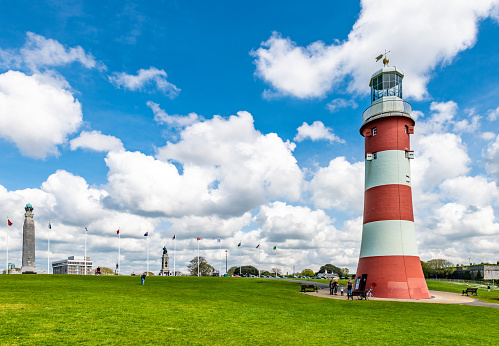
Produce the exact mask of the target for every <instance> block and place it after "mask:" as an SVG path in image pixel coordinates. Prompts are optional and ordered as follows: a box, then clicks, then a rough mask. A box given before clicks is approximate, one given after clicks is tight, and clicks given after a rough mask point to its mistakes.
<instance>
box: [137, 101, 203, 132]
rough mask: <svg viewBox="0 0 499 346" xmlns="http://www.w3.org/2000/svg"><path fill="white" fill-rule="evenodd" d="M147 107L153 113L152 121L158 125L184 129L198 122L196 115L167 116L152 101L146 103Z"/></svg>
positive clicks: (198, 118)
mask: <svg viewBox="0 0 499 346" xmlns="http://www.w3.org/2000/svg"><path fill="white" fill-rule="evenodd" d="M146 104H147V106H148V107H149V108H151V110H152V112H153V113H154V121H156V122H157V123H159V124H167V125H169V126H172V127H185V126H189V125H192V124H194V123H196V122H198V121H199V120H200V117H199V116H198V115H197V114H196V113H189V114H188V115H187V116H182V115H178V114H175V115H169V114H168V113H166V112H165V111H164V110H162V109H161V108H160V107H159V104H157V103H154V102H152V101H147V103H146Z"/></svg>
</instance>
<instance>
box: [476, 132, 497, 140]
mask: <svg viewBox="0 0 499 346" xmlns="http://www.w3.org/2000/svg"><path fill="white" fill-rule="evenodd" d="M480 137H481V138H482V139H484V140H486V141H491V140H493V139H494V138H496V134H495V133H494V132H482V133H481V134H480Z"/></svg>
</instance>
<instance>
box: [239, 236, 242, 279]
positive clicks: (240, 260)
mask: <svg viewBox="0 0 499 346" xmlns="http://www.w3.org/2000/svg"><path fill="white" fill-rule="evenodd" d="M239 244H241V242H239ZM239 275H240V276H241V277H242V276H243V260H242V259H241V247H240V246H239Z"/></svg>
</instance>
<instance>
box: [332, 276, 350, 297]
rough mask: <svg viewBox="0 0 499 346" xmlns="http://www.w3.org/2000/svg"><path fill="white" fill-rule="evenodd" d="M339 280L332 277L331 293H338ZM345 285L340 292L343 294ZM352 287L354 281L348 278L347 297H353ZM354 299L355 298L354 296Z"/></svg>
mask: <svg viewBox="0 0 499 346" xmlns="http://www.w3.org/2000/svg"><path fill="white" fill-rule="evenodd" d="M338 286H339V284H338V281H336V280H335V279H334V278H331V281H329V294H336V295H337V294H338ZM343 289H344V288H343V287H341V288H340V294H341V295H343ZM352 289H353V282H352V280H351V279H348V283H347V297H348V298H350V297H352ZM352 299H353V298H352Z"/></svg>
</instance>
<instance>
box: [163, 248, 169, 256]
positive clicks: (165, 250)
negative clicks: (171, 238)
mask: <svg viewBox="0 0 499 346" xmlns="http://www.w3.org/2000/svg"><path fill="white" fill-rule="evenodd" d="M167 253H168V250H167V249H166V246H163V255H166V254H167Z"/></svg>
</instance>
